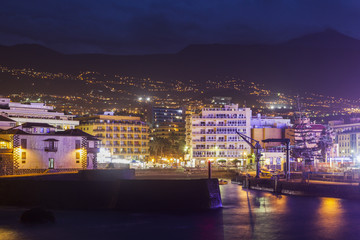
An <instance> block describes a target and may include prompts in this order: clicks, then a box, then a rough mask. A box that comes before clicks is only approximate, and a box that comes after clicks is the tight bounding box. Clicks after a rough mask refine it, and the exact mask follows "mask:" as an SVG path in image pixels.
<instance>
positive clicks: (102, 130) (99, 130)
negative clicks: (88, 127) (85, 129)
mask: <svg viewBox="0 0 360 240" xmlns="http://www.w3.org/2000/svg"><path fill="white" fill-rule="evenodd" d="M93 131H94V132H104V131H105V129H103V128H101V129H99V128H98V129H94V130H93Z"/></svg>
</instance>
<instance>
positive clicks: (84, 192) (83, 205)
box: [0, 176, 221, 211]
mask: <svg viewBox="0 0 360 240" xmlns="http://www.w3.org/2000/svg"><path fill="white" fill-rule="evenodd" d="M71 178H72V179H71ZM71 178H67V179H66V180H64V179H60V178H59V177H58V176H57V178H55V179H50V178H49V177H48V178H47V179H39V178H36V177H21V178H2V179H0V205H12V206H22V207H36V206H41V207H47V208H53V209H78V210H121V211H159V210H203V209H211V208H217V207H221V196H220V190H219V184H218V180H217V179H196V180H94V179H95V178H89V179H91V180H89V179H87V180H86V179H82V180H79V179H74V176H71Z"/></svg>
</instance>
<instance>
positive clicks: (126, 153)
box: [76, 113, 149, 161]
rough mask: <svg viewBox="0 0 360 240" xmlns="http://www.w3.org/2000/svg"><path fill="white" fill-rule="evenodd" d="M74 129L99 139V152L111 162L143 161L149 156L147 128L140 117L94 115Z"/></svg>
mask: <svg viewBox="0 0 360 240" xmlns="http://www.w3.org/2000/svg"><path fill="white" fill-rule="evenodd" d="M76 128H78V129H80V130H82V131H84V132H86V133H88V134H91V135H94V136H95V137H97V138H99V139H101V146H100V150H101V151H102V150H103V151H106V152H107V153H109V154H110V157H111V159H112V160H127V161H131V160H145V159H146V158H148V156H149V126H148V125H147V124H146V123H145V122H142V121H140V117H131V116H114V115H113V113H109V114H108V115H94V116H90V117H86V118H82V119H80V125H79V126H77V127H76Z"/></svg>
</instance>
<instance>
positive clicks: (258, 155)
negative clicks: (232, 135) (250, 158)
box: [236, 131, 261, 178]
mask: <svg viewBox="0 0 360 240" xmlns="http://www.w3.org/2000/svg"><path fill="white" fill-rule="evenodd" d="M236 133H237V134H238V135H239V136H240V137H241V138H242V139H243V140H244V141H245V142H246V143H247V144H248V145H249V146H250V147H251V148H252V149H254V154H255V163H256V176H255V177H256V178H259V177H260V158H261V152H260V151H261V145H260V142H259V141H258V140H255V139H253V138H251V137H249V136H246V135H245V134H243V133H240V132H238V131H236ZM252 142H255V144H253V143H252Z"/></svg>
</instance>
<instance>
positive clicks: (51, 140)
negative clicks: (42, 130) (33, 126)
mask: <svg viewBox="0 0 360 240" xmlns="http://www.w3.org/2000/svg"><path fill="white" fill-rule="evenodd" d="M43 141H45V142H58V141H59V140H57V139H55V138H48V139H45V140H43Z"/></svg>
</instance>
